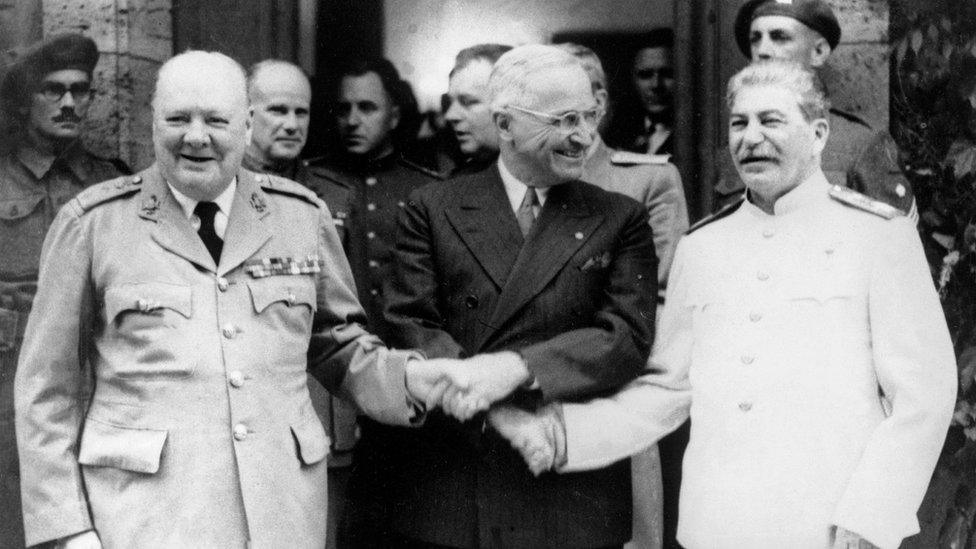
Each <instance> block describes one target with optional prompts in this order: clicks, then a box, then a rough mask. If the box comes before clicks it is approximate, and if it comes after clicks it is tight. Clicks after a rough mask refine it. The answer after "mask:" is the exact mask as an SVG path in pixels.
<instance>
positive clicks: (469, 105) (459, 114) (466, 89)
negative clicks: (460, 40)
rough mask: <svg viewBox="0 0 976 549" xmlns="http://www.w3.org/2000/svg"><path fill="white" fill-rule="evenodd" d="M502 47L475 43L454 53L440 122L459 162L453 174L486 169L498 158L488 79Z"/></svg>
mask: <svg viewBox="0 0 976 549" xmlns="http://www.w3.org/2000/svg"><path fill="white" fill-rule="evenodd" d="M510 49H512V47H511V46H504V45H502V44H476V45H474V46H471V47H469V48H464V49H463V50H461V51H460V52H458V54H457V57H456V58H455V59H454V68H453V69H451V74H450V77H449V80H448V92H447V104H446V108H445V109H444V119H445V120H446V121H447V123H448V125H449V126H450V127H451V129H452V130H453V131H454V137H455V138H456V139H457V142H458V148H459V149H460V151H461V155H462V157H463V158H462V161H461V162H460V163H459V164H458V166H457V167H456V168H455V170H454V173H471V172H476V171H479V170H481V169H484V168H487V167H488V166H490V165H491V164H492V163H494V162H495V159H496V158H498V132H497V131H496V130H495V125H494V124H492V121H491V109H489V105H488V102H489V97H488V77H489V76H490V75H491V67H492V65H494V64H495V61H498V58H499V57H501V56H502V54H503V53H505V52H507V51H508V50H510Z"/></svg>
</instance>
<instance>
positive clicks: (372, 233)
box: [366, 231, 376, 240]
mask: <svg viewBox="0 0 976 549" xmlns="http://www.w3.org/2000/svg"><path fill="white" fill-rule="evenodd" d="M366 238H368V239H370V240H372V239H374V238H376V233H375V232H374V231H369V232H368V233H366Z"/></svg>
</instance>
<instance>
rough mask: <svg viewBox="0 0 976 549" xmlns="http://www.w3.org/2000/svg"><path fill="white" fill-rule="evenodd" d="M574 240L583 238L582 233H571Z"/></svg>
mask: <svg viewBox="0 0 976 549" xmlns="http://www.w3.org/2000/svg"><path fill="white" fill-rule="evenodd" d="M573 236H574V237H575V238H576V240H583V233H576V234H574V235H573Z"/></svg>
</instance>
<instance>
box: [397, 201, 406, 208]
mask: <svg viewBox="0 0 976 549" xmlns="http://www.w3.org/2000/svg"><path fill="white" fill-rule="evenodd" d="M406 205H407V203H406V202H404V201H402V200H401V201H399V202H397V206H399V207H401V208H403V207H404V206H406Z"/></svg>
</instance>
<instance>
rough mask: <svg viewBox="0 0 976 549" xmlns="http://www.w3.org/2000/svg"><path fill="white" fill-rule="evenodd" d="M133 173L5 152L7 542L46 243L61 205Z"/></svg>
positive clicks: (77, 158) (1, 471)
mask: <svg viewBox="0 0 976 549" xmlns="http://www.w3.org/2000/svg"><path fill="white" fill-rule="evenodd" d="M126 173H129V170H128V168H127V167H126V166H125V165H124V164H123V163H122V162H120V161H118V160H105V159H102V158H99V157H97V156H94V155H92V154H91V153H89V152H87V151H85V150H84V149H83V148H82V147H81V146H80V145H76V146H73V147H71V148H70V149H69V150H68V151H66V152H65V153H64V154H63V155H61V156H60V157H58V158H55V157H53V156H45V155H43V154H41V153H39V152H38V151H37V150H36V149H33V148H28V147H22V148H20V149H18V150H17V151H16V152H14V153H12V154H9V155H6V156H3V157H0V475H2V476H0V545H3V546H4V547H8V545H6V544H7V543H10V544H11V546H22V545H23V543H24V528H23V519H22V518H21V511H20V473H19V467H18V459H17V447H16V439H15V438H14V424H13V418H14V403H13V381H14V370H15V369H16V367H17V355H18V352H19V351H20V344H21V341H22V340H23V336H24V327H25V325H26V324H27V313H28V312H30V307H31V302H32V301H33V299H34V293H35V291H36V290H37V272H38V263H39V261H40V255H41V245H42V244H43V243H44V237H45V235H46V234H47V230H48V227H49V226H50V225H51V222H52V221H54V216H55V215H56V214H57V212H58V210H60V209H61V206H63V205H64V204H66V203H67V202H68V201H69V200H71V199H72V198H73V197H74V196H75V195H76V194H78V193H79V192H80V191H81V190H82V189H84V188H85V187H87V186H89V185H91V184H93V183H98V182H100V181H104V180H107V179H112V178H115V177H118V176H119V175H123V174H126Z"/></svg>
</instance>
